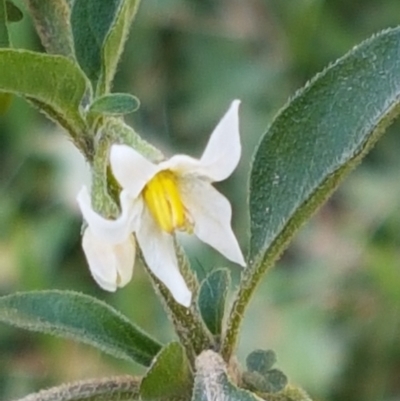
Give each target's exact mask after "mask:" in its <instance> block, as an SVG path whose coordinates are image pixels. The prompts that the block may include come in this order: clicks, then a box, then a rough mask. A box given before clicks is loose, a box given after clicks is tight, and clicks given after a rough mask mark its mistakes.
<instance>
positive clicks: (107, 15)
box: [71, 0, 139, 95]
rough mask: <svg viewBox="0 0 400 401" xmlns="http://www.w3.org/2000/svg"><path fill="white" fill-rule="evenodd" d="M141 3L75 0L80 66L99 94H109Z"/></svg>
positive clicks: (73, 22) (73, 18)
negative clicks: (130, 27) (131, 25)
mask: <svg viewBox="0 0 400 401" xmlns="http://www.w3.org/2000/svg"><path fill="white" fill-rule="evenodd" d="M138 4H139V1H138V0H102V1H101V2H99V1H98V0H75V2H74V5H73V8H72V14H71V25H72V32H73V37H74V43H75V52H76V57H77V59H78V62H79V64H80V65H81V67H82V69H83V70H84V71H85V73H86V75H87V76H88V77H89V79H90V80H91V81H92V84H93V87H94V88H96V87H97V83H98V81H99V79H100V76H101V82H100V87H101V89H99V90H98V91H97V93H98V94H99V95H103V94H105V93H107V92H109V86H110V82H111V80H112V79H113V77H114V74H115V70H116V67H117V64H118V60H119V57H120V55H121V52H122V50H123V45H124V42H125V40H126V37H127V34H128V31H129V26H130V24H131V21H132V18H133V16H134V15H135V13H136V10H137V7H138Z"/></svg>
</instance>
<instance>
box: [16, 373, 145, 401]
mask: <svg viewBox="0 0 400 401" xmlns="http://www.w3.org/2000/svg"><path fill="white" fill-rule="evenodd" d="M139 386H140V379H139V378H138V377H133V376H115V377H107V378H102V379H91V380H82V381H78V382H74V383H69V384H62V385H61V386H58V387H52V388H50V389H47V390H42V391H39V392H38V393H34V394H29V395H27V396H26V397H24V398H20V399H19V400H16V401H81V400H82V401H83V400H84V401H105V400H107V401H123V400H138V399H139Z"/></svg>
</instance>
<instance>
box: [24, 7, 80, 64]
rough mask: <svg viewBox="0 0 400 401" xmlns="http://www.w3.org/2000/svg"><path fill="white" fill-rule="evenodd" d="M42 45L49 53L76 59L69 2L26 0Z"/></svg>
mask: <svg viewBox="0 0 400 401" xmlns="http://www.w3.org/2000/svg"><path fill="white" fill-rule="evenodd" d="M26 1H27V3H28V7H29V12H30V15H31V16H32V18H33V22H34V24H35V27H36V31H37V33H38V35H39V37H40V40H41V41H42V44H43V46H44V48H45V49H46V51H47V52H48V53H53V54H61V55H63V56H67V57H70V58H71V59H72V58H73V57H74V46H73V40H72V31H71V25H70V14H71V9H70V6H69V4H68V2H67V0H57V1H54V0H26Z"/></svg>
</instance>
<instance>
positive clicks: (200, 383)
mask: <svg viewBox="0 0 400 401" xmlns="http://www.w3.org/2000/svg"><path fill="white" fill-rule="evenodd" d="M194 383H195V384H194V390H193V396H192V401H214V400H229V401H262V398H260V397H258V396H257V395H255V394H253V393H251V392H250V391H247V390H243V389H240V388H238V387H236V386H235V385H234V384H233V383H232V382H231V381H230V379H229V378H228V374H227V369H226V366H225V364H224V361H223V359H222V357H221V356H220V355H218V354H217V353H215V352H214V351H204V352H203V353H201V354H200V355H199V357H198V358H197V360H196V377H195V382H194Z"/></svg>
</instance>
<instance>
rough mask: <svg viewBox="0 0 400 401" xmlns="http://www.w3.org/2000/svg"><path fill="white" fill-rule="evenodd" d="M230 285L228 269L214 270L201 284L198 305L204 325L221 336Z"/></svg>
mask: <svg viewBox="0 0 400 401" xmlns="http://www.w3.org/2000/svg"><path fill="white" fill-rule="evenodd" d="M229 284H230V276H229V271H228V270H227V269H217V270H213V271H212V272H211V273H210V274H209V275H208V276H207V277H206V278H205V280H204V281H203V282H202V283H201V287H200V291H199V298H198V305H199V310H200V313H201V317H202V318H203V321H204V323H205V324H206V326H207V328H208V329H209V330H210V332H211V333H212V334H214V335H216V336H219V335H220V334H221V331H222V320H223V318H224V311H225V301H226V296H227V293H228V288H229Z"/></svg>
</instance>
